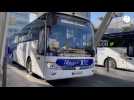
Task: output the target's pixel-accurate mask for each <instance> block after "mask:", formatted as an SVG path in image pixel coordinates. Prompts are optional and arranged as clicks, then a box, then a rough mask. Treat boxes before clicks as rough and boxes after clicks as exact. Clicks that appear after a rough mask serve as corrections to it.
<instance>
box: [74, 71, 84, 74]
mask: <svg viewBox="0 0 134 100" xmlns="http://www.w3.org/2000/svg"><path fill="white" fill-rule="evenodd" d="M82 73H83V72H82V71H76V72H72V75H80V74H82Z"/></svg>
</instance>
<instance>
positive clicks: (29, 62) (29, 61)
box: [26, 57, 32, 74]
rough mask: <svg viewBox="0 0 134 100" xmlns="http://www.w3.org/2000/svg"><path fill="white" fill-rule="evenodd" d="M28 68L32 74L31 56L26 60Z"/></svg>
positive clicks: (28, 71)
mask: <svg viewBox="0 0 134 100" xmlns="http://www.w3.org/2000/svg"><path fill="white" fill-rule="evenodd" d="M26 70H27V73H28V74H32V61H31V58H30V57H28V59H27V61H26Z"/></svg>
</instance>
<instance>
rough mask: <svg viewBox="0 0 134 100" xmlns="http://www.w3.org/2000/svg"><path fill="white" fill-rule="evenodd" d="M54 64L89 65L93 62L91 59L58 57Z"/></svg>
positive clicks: (69, 65)
mask: <svg viewBox="0 0 134 100" xmlns="http://www.w3.org/2000/svg"><path fill="white" fill-rule="evenodd" d="M56 64H57V65H59V66H68V67H76V66H90V65H92V64H93V59H58V60H57V61H56Z"/></svg>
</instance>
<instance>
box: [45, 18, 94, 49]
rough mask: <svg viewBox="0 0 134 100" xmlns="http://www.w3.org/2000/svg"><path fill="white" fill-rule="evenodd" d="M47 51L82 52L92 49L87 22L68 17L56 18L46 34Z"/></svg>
mask: <svg viewBox="0 0 134 100" xmlns="http://www.w3.org/2000/svg"><path fill="white" fill-rule="evenodd" d="M48 47H49V50H50V51H51V49H54V51H55V50H56V51H59V52H65V51H74V52H76V51H84V52H86V50H87V49H88V50H89V49H93V31H92V28H91V25H90V23H89V22H87V21H85V20H83V19H78V18H75V17H70V16H60V17H58V20H57V23H56V24H55V25H53V26H52V27H51V29H50V31H49V34H48Z"/></svg>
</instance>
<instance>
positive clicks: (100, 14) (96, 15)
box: [30, 12, 134, 26]
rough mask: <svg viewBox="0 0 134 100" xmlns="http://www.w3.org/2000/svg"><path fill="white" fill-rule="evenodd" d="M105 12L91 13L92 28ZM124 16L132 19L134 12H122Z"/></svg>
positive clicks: (32, 15)
mask: <svg viewBox="0 0 134 100" xmlns="http://www.w3.org/2000/svg"><path fill="white" fill-rule="evenodd" d="M105 13H106V12H91V22H92V23H93V24H94V26H98V25H99V24H100V21H99V19H98V18H99V17H101V16H104V15H105ZM123 13H124V15H128V16H130V17H131V18H134V12H123ZM36 18H37V16H36V15H35V14H30V22H32V21H33V20H35V19H36Z"/></svg>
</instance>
